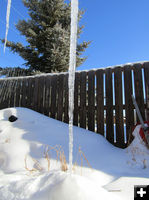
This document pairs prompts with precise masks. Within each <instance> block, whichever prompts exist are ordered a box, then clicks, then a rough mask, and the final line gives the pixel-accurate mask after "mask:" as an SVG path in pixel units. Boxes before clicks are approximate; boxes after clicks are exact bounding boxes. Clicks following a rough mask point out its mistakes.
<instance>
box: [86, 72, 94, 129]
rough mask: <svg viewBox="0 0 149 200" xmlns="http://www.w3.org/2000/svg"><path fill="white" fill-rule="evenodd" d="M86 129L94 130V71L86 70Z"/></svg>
mask: <svg viewBox="0 0 149 200" xmlns="http://www.w3.org/2000/svg"><path fill="white" fill-rule="evenodd" d="M87 96H88V111H87V116H88V130H90V131H94V130H95V72H94V71H89V72H88V92H87Z"/></svg>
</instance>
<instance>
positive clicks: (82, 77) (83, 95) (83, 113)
mask: <svg viewBox="0 0 149 200" xmlns="http://www.w3.org/2000/svg"><path fill="white" fill-rule="evenodd" d="M86 74H87V73H86V72H82V73H80V127H81V128H86V84H87V83H86Z"/></svg>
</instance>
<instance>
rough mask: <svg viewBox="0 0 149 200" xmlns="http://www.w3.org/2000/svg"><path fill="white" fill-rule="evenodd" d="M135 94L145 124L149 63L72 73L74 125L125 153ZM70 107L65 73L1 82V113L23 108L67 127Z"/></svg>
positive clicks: (148, 111) (148, 107) (148, 104)
mask: <svg viewBox="0 0 149 200" xmlns="http://www.w3.org/2000/svg"><path fill="white" fill-rule="evenodd" d="M15 73H17V72H15ZM133 93H134V94H135V97H136V101H137V103H138V106H139V108H140V111H141V114H142V116H143V119H144V120H149V62H145V63H143V64H139V63H137V64H132V65H124V66H121V67H120V66H119V67H114V68H112V67H111V68H110V67H109V68H105V69H97V70H90V71H88V72H85V71H83V72H76V78H75V92H74V125H76V126H80V127H82V128H86V129H88V130H90V131H94V132H97V133H99V134H101V135H103V136H105V137H106V138H107V140H108V141H109V142H111V143H112V144H114V145H115V146H117V147H120V148H125V147H126V146H127V145H128V144H129V143H130V142H131V141H132V139H133V137H132V129H133V127H134V125H135V123H136V111H135V108H134V106H133V103H132V97H131V96H132V94H133ZM68 102H69V99H68V73H65V74H61V73H60V74H46V75H43V76H42V75H40V76H32V77H21V78H19V77H16V78H11V79H9V78H8V79H0V109H3V108H7V107H14V106H15V107H19V106H22V107H27V108H31V109H33V110H35V111H38V112H40V113H43V114H45V115H47V116H50V117H52V118H55V119H58V120H60V121H64V122H66V123H68V121H69V117H68V106H69V105H68ZM137 121H139V120H138V118H137Z"/></svg>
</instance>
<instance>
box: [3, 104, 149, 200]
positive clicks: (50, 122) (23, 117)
mask: <svg viewBox="0 0 149 200" xmlns="http://www.w3.org/2000/svg"><path fill="white" fill-rule="evenodd" d="M11 115H14V116H16V117H17V118H18V119H17V120H16V121H14V122H10V121H9V117H10V116H11ZM133 134H134V140H133V142H132V143H131V144H130V146H129V147H128V148H126V149H119V148H117V147H114V146H113V145H112V144H110V143H109V142H108V141H107V140H106V139H105V138H104V137H103V136H101V135H100V134H95V133H93V132H91V131H87V130H85V129H81V128H78V127H74V140H73V141H74V149H73V161H74V163H75V162H76V163H77V165H74V166H73V174H72V175H71V176H70V174H69V172H68V171H67V170H65V171H62V169H64V168H62V164H61V162H60V159H58V156H59V152H60V151H61V152H63V153H64V155H65V159H66V163H65V165H66V166H67V167H69V165H68V157H69V154H68V149H69V135H68V124H65V123H63V122H60V121H57V120H54V119H51V118H49V117H46V116H44V115H42V114H39V113H37V112H35V111H32V110H29V109H26V108H8V109H3V110H0V176H1V179H0V199H1V200H7V199H9V200H16V199H19V200H59V199H63V200H74V199H77V200H90V199H95V200H98V199H101V200H102V199H111V200H112V199H113V200H116V198H117V196H118V197H119V198H118V199H119V200H122V199H124V200H126V199H127V200H128V199H130V198H128V196H129V194H130V192H129V191H130V188H129V184H128V185H125V189H123V185H124V183H125V180H124V179H123V177H128V178H129V177H136V178H137V179H135V180H138V178H140V179H141V180H142V182H141V183H142V184H143V182H144V179H142V178H143V177H144V178H147V177H148V174H149V163H148V162H149V150H148V149H147V148H146V146H145V144H144V142H143V141H142V139H141V137H140V135H139V126H137V127H136V129H135V130H134V133H133ZM79 150H80V151H79ZM80 152H82V154H81V155H80ZM81 156H82V157H81ZM61 158H62V157H61ZM120 177H121V178H120ZM119 178H120V179H119ZM117 179H118V180H119V181H118V183H117V181H116V180H117ZM145 180H146V179H145ZM114 181H116V184H113V182H114ZM128 182H129V181H128ZM133 183H134V181H132V182H131V188H133ZM136 185H137V182H136ZM106 186H107V187H106ZM104 188H105V189H104ZM113 188H114V189H113ZM110 190H113V191H112V192H111V191H110ZM117 190H119V193H118V195H117V194H116V192H114V191H117ZM114 193H115V195H116V196H115V195H114ZM123 197H125V198H123Z"/></svg>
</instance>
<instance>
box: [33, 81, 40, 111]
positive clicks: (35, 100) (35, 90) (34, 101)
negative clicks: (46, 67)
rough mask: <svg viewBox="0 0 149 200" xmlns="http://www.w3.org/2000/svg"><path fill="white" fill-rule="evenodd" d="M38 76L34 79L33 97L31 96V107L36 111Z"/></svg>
mask: <svg viewBox="0 0 149 200" xmlns="http://www.w3.org/2000/svg"><path fill="white" fill-rule="evenodd" d="M38 83H39V82H38V77H35V79H34V98H33V109H34V110H35V111H37V109H38Z"/></svg>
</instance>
